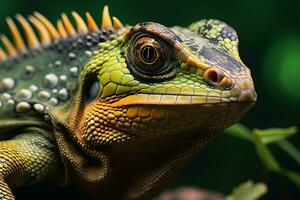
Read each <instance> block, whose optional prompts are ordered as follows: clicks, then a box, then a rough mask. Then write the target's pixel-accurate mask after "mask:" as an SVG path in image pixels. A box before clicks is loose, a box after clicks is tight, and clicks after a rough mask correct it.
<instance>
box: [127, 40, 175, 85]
mask: <svg viewBox="0 0 300 200" xmlns="http://www.w3.org/2000/svg"><path fill="white" fill-rule="evenodd" d="M128 56H129V62H130V63H129V66H130V67H131V69H132V71H133V72H134V73H135V74H136V75H138V76H140V77H142V78H145V79H156V80H157V79H162V78H166V77H170V76H171V75H174V69H176V66H177V62H176V59H175V55H174V52H173V50H172V49H171V48H170V47H169V46H168V45H167V44H165V43H164V42H163V41H160V40H159V39H156V38H154V37H152V36H151V35H147V34H139V35H138V36H136V37H134V38H133V40H132V43H131V45H130V47H129V49H128Z"/></svg>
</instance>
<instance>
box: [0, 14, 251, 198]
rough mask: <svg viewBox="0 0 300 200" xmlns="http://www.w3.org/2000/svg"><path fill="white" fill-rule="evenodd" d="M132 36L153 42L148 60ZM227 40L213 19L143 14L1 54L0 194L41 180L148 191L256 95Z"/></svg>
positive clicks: (105, 190) (101, 194)
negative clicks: (152, 18)
mask: <svg viewBox="0 0 300 200" xmlns="http://www.w3.org/2000/svg"><path fill="white" fill-rule="evenodd" d="M141 38H142V39H144V38H146V39H145V41H150V40H151V42H153V41H154V42H156V44H159V46H160V50H159V49H158V48H156V50H157V51H156V56H157V55H159V56H162V57H161V60H162V61H161V62H159V64H158V65H157V66H155V65H154V64H147V65H145V63H144V61H145V58H147V59H150V58H151V55H153V54H151V52H150V53H149V52H148V54H147V55H146V54H145V56H146V57H145V56H144V60H142V63H141V62H139V61H141V57H139V55H140V54H139V53H136V52H135V48H137V50H141V48H142V47H140V48H139V47H138V43H139V42H140V41H142V42H141V44H144V43H143V41H144V40H140V39H141ZM237 45H238V38H237V35H236V33H235V31H234V30H233V29H232V28H231V27H229V26H228V25H226V24H225V23H223V22H220V21H218V20H201V21H199V22H196V23H194V24H192V25H190V26H189V27H188V28H181V27H173V28H166V27H164V26H162V25H160V24H157V23H152V22H148V23H141V24H138V25H136V26H133V27H129V26H126V27H123V28H120V29H102V30H100V31H96V32H95V31H94V32H93V31H89V32H87V33H81V34H77V35H76V36H72V37H71V36H69V37H68V38H66V39H60V40H58V41H56V42H54V43H52V44H50V45H48V46H42V47H39V48H38V49H29V50H28V51H27V52H26V53H19V54H18V55H17V56H16V57H11V58H9V59H7V60H5V61H2V62H1V63H0V67H1V68H0V74H1V75H0V94H1V96H0V100H1V109H0V133H1V134H0V140H1V142H0V199H14V196H13V194H12V192H11V190H10V187H21V186H24V185H29V184H37V183H41V182H51V183H59V184H65V185H69V184H72V185H75V186H77V187H79V188H81V189H82V190H84V191H85V192H86V194H87V196H89V197H90V198H94V199H99V198H102V199H149V198H151V197H153V196H154V195H155V194H157V193H158V192H160V191H161V190H162V189H163V188H164V186H165V185H166V184H167V183H168V181H170V179H171V178H172V177H174V175H176V173H177V172H178V171H179V170H181V169H182V167H184V165H185V164H186V163H187V162H188V161H189V160H190V159H192V158H193V156H195V155H196V154H197V153H198V152H199V150H200V149H201V147H203V146H204V145H205V144H206V143H207V142H208V141H209V140H210V139H211V138H212V137H213V136H215V135H216V133H217V132H220V131H221V130H223V129H224V128H226V127H228V126H230V125H232V124H234V123H236V122H237V121H239V120H240V119H241V118H242V116H243V115H244V114H245V113H246V111H247V110H249V108H250V107H251V106H252V105H253V103H254V102H255V100H256V94H255V90H254V86H253V81H252V79H251V75H250V71H249V69H248V68H247V67H246V66H245V65H244V64H243V63H242V61H241V60H240V58H239V55H238V50H237ZM155 47H156V46H155ZM152 53H153V52H152ZM147 56H148V57H147ZM137 58H138V60H137ZM191 58H193V59H191ZM157 62H158V61H157ZM145 66H146V68H143V67H145ZM155 67H157V69H156V68H155ZM141 68H142V69H143V70H141ZM148 69H150V71H147V70H148ZM152 69H156V70H154V71H151V70H152ZM222 81H223V82H222Z"/></svg>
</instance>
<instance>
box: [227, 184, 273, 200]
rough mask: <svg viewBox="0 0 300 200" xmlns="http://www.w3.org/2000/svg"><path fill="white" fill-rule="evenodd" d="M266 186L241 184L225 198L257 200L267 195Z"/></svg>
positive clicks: (229, 199)
mask: <svg viewBox="0 0 300 200" xmlns="http://www.w3.org/2000/svg"><path fill="white" fill-rule="evenodd" d="M267 190H268V189H267V186H266V184H264V183H256V184H254V183H253V182H252V181H247V182H245V183H242V184H241V185H239V186H238V187H237V188H235V189H234V190H233V191H232V193H231V194H230V195H229V196H227V197H226V200H257V199H259V198H260V197H261V196H263V195H264V194H266V193H267Z"/></svg>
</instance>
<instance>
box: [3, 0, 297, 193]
mask: <svg viewBox="0 0 300 200" xmlns="http://www.w3.org/2000/svg"><path fill="white" fill-rule="evenodd" d="M105 4H108V5H109V7H110V11H111V14H112V15H114V16H116V17H118V18H119V19H121V21H122V22H123V23H126V24H130V25H134V24H136V23H138V22H143V21H155V22H159V23H161V24H164V25H166V26H173V25H179V26H187V25H189V24H190V23H192V22H195V21H197V20H200V19H203V18H215V19H220V20H223V21H225V22H226V23H228V24H229V25H231V26H232V27H233V28H234V29H235V30H236V31H237V33H238V35H239V39H240V45H239V50H240V56H241V58H242V60H243V61H244V63H245V64H246V65H247V66H249V67H250V68H251V70H252V73H253V78H254V81H255V85H256V90H257V94H258V102H257V104H256V106H255V107H254V108H253V109H252V110H251V111H250V112H249V113H248V114H247V116H246V117H245V118H244V119H243V120H242V122H243V123H244V124H245V125H247V126H248V127H249V128H251V129H252V128H261V129H263V128H268V127H288V126H291V125H296V126H299V125H300V123H299V122H300V118H299V116H300V83H299V77H300V34H299V33H300V1H299V0H298V1H297V0H289V1H283V0H251V1H241V0H227V1H224V0H223V1H217V0H215V1H199V0H193V1H192V0H185V1H175V0H174V1H162V0H159V1H158V0H148V1H141V0H134V1H125V0H123V1H122V0H118V1H113V2H109V1H100V0H77V1H75V0H69V1H67V0H51V1H50V0H26V1H25V0H1V2H0V19H1V20H0V26H1V31H2V32H4V33H7V32H8V30H7V26H6V25H5V22H4V19H5V17H6V16H14V15H15V14H16V13H21V14H23V15H25V16H26V15H29V14H31V13H32V12H33V11H35V10H37V11H40V12H41V13H42V14H44V15H46V16H48V18H49V19H50V20H51V21H52V22H54V21H55V20H56V19H57V17H59V16H60V13H61V12H66V13H67V14H69V13H70V12H71V11H72V10H75V11H78V12H79V13H80V14H82V15H83V14H84V12H85V11H89V12H91V13H92V14H93V16H94V17H96V16H98V17H96V18H97V19H98V23H100V21H101V11H102V8H103V6H104V5H105ZM299 139H300V137H299V135H297V136H294V137H292V138H291V139H290V141H291V142H292V143H293V144H294V145H296V146H297V147H299V146H300V145H299V144H300V142H299ZM272 150H273V151H274V153H275V155H276V157H277V158H278V159H279V161H280V163H281V164H282V165H283V166H284V167H287V168H290V169H293V170H296V171H300V170H299V166H297V165H296V163H294V162H293V161H292V160H290V159H288V158H287V157H286V155H285V154H284V153H282V152H281V151H278V150H277V149H276V148H274V149H272ZM249 179H252V180H255V181H263V182H266V183H267V184H268V187H269V192H268V195H267V196H265V197H264V199H300V195H299V190H297V189H296V187H295V186H293V184H291V183H289V181H287V180H286V179H285V178H283V177H281V176H279V175H276V174H272V173H270V172H267V171H266V170H265V169H264V167H263V165H262V164H261V162H260V160H259V159H258V157H257V155H256V152H255V148H254V146H253V145H252V144H251V143H248V142H245V141H242V140H240V139H238V138H234V137H232V136H229V135H226V134H222V135H220V136H218V137H217V138H216V139H215V140H214V141H213V142H211V143H210V144H209V145H208V146H207V147H206V148H205V149H204V150H203V151H202V152H201V153H200V154H199V155H198V156H197V157H196V159H195V160H194V161H192V162H191V163H190V164H189V165H188V166H187V167H186V168H185V170H184V171H183V172H182V173H181V174H180V175H179V176H178V178H177V179H176V180H175V181H174V182H172V183H171V184H170V188H174V187H177V186H183V185H191V186H198V187H202V188H206V189H209V190H214V191H219V192H221V193H224V194H228V193H230V191H231V190H232V188H233V187H235V186H236V185H238V184H239V183H241V182H244V181H246V180H249ZM37 192H38V193H40V194H37ZM56 192H59V193H60V194H59V196H61V195H62V196H64V197H66V198H67V197H70V195H71V196H72V197H73V198H75V197H79V196H80V194H77V192H76V191H74V190H72V189H67V190H65V189H60V188H52V189H48V188H45V187H39V188H38V189H37V188H35V189H28V188H26V189H21V190H18V191H17V197H22V196H24V195H25V196H27V195H28V196H31V197H32V195H33V193H36V194H34V196H36V197H38V198H37V199H39V198H40V197H41V195H43V196H47V197H48V198H49V199H51V198H57V199H59V198H58V196H57V193H56ZM75 199H76V198H75Z"/></svg>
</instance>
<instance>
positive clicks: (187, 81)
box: [77, 20, 256, 145]
mask: <svg viewBox="0 0 300 200" xmlns="http://www.w3.org/2000/svg"><path fill="white" fill-rule="evenodd" d="M237 43H238V39H237V35H236V33H235V31H234V30H233V29H232V28H230V27H229V26H227V25H226V24H225V23H223V22H220V21H217V20H203V21H200V22H197V23H195V24H192V25H191V26H189V27H188V28H180V27H173V28H167V27H165V26H163V25H160V24H158V23H152V22H148V23H140V24H137V25H136V26H133V27H126V28H124V29H122V31H120V33H119V34H116V35H114V37H112V38H111V39H109V40H108V41H107V42H104V43H101V44H100V45H99V46H100V47H99V50H98V51H97V53H96V54H95V56H94V57H93V58H92V59H91V61H90V62H89V63H88V64H87V65H86V66H85V68H84V69H83V73H82V74H83V75H82V82H83V84H82V85H84V86H83V93H84V96H85V99H84V101H85V107H84V112H83V114H82V117H81V119H80V126H79V131H78V132H77V133H78V134H80V135H79V137H81V138H83V140H84V141H85V142H87V143H89V144H92V145H110V144H117V143H123V142H126V141H130V142H132V141H136V142H142V141H144V140H147V141H148V140H154V139H159V140H163V139H166V140H169V139H170V138H177V137H179V138H180V137H185V136H189V137H199V138H201V139H203V141H207V140H208V139H209V138H210V136H212V135H214V134H215V133H216V132H218V131H220V130H222V129H224V128H226V127H228V126H230V125H232V124H234V123H236V122H237V121H239V120H240V119H241V117H242V116H243V115H244V114H245V112H246V111H247V110H248V109H249V108H250V107H251V105H253V103H254V102H255V100H256V93H255V90H254V86H253V81H252V78H251V75H250V70H249V69H248V68H247V67H246V66H245V65H244V64H243V63H242V61H241V59H240V58H239V55H238V51H237ZM194 134H196V135H194Z"/></svg>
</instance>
